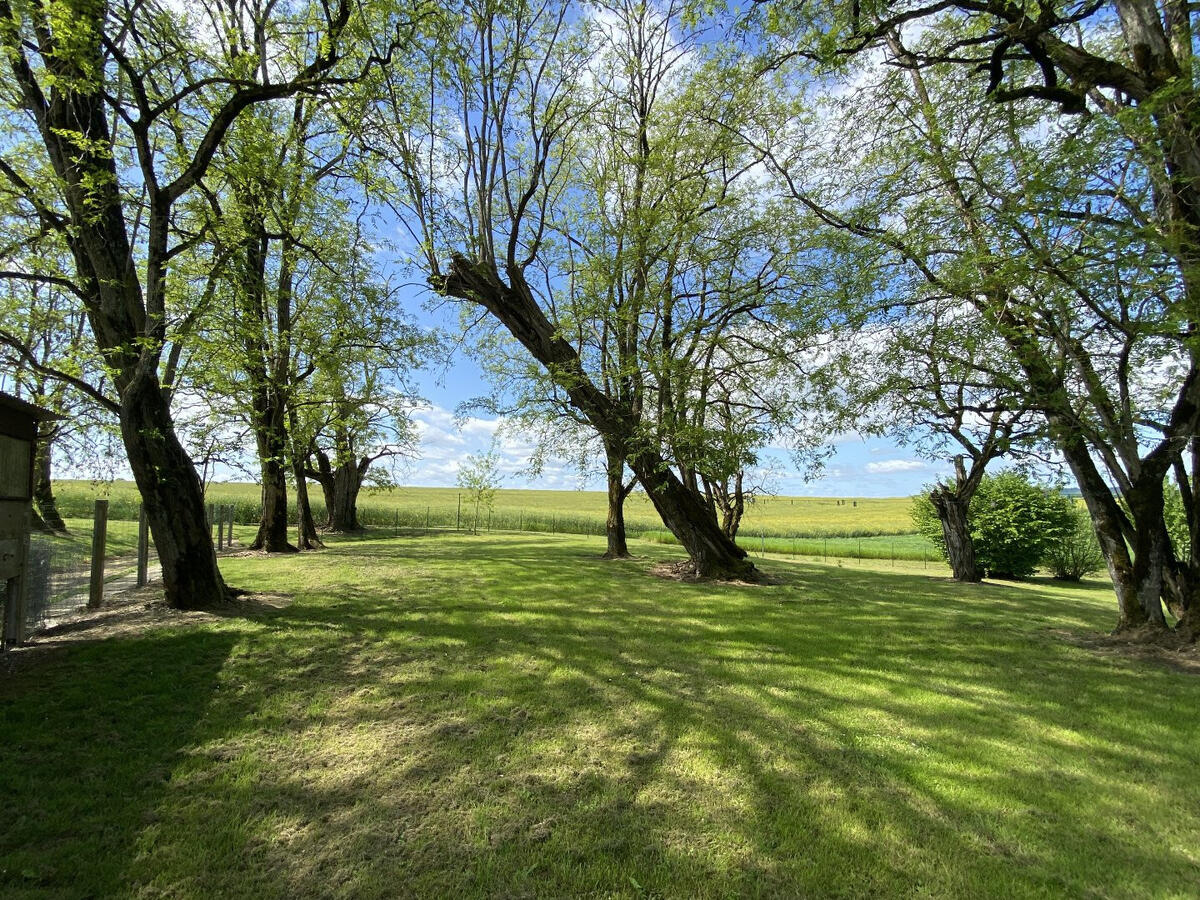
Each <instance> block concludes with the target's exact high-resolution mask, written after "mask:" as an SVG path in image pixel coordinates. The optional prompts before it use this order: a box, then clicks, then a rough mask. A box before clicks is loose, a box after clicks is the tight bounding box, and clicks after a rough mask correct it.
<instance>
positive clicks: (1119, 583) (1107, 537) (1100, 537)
mask: <svg viewBox="0 0 1200 900" xmlns="http://www.w3.org/2000/svg"><path fill="white" fill-rule="evenodd" d="M1051 424H1052V425H1053V424H1054V422H1053V421H1052V422H1051ZM1060 449H1061V450H1062V453H1063V458H1064V459H1066V461H1067V465H1069V466H1070V467H1071V472H1072V474H1073V475H1074V476H1075V482H1076V483H1077V484H1078V485H1079V492H1080V493H1081V494H1082V495H1083V502H1084V503H1085V504H1086V505H1087V508H1088V513H1089V515H1091V517H1092V528H1093V529H1094V530H1095V532H1096V539H1097V541H1099V543H1100V551H1101V552H1102V553H1103V554H1104V562H1105V564H1106V565H1107V567H1108V574H1109V577H1110V578H1111V579H1112V583H1113V590H1114V591H1115V592H1116V594H1117V611H1118V619H1117V628H1116V630H1117V631H1124V630H1127V629H1130V628H1136V627H1138V626H1140V625H1144V624H1146V621H1147V619H1146V611H1145V609H1144V608H1143V607H1142V604H1141V602H1140V599H1139V597H1138V589H1137V580H1136V579H1135V577H1134V571H1133V560H1132V559H1130V557H1129V545H1128V544H1127V543H1126V541H1125V529H1124V527H1123V521H1124V520H1125V513H1124V512H1123V511H1122V510H1121V507H1120V506H1119V505H1118V504H1117V501H1116V498H1115V497H1113V494H1112V491H1111V490H1109V487H1108V484H1107V482H1105V480H1104V476H1103V475H1101V474H1100V471H1099V470H1098V469H1097V468H1096V463H1095V461H1094V460H1093V459H1092V456H1091V454H1090V453H1088V450H1087V445H1086V444H1085V443H1084V441H1083V438H1081V437H1079V436H1078V435H1071V436H1070V437H1069V438H1068V439H1067V440H1065V441H1063V442H1062V443H1061V444H1060Z"/></svg>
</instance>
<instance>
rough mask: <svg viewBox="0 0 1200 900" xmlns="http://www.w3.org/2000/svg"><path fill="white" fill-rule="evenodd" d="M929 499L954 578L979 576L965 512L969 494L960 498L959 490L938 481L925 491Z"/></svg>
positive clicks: (967, 508)
mask: <svg viewBox="0 0 1200 900" xmlns="http://www.w3.org/2000/svg"><path fill="white" fill-rule="evenodd" d="M929 500H930V502H931V503H932V504H933V509H934V511H935V512H936V513H937V517H938V521H939V522H940V523H941V526H942V539H943V540H944V541H945V542H946V558H947V559H948V561H949V563H950V571H951V572H952V573H953V575H954V580H955V581H966V582H973V581H980V580H982V576H981V575H980V573H979V566H978V564H977V563H976V561H975V542H974V541H973V540H972V539H971V528H970V525H969V523H968V519H967V512H968V510H969V508H970V506H971V500H970V497H967V498H963V497H962V496H961V495H960V494H959V492H957V491H955V490H953V489H952V488H950V487H948V486H947V485H944V484H939V485H938V486H937V487H935V488H934V489H933V490H932V491H930V492H929Z"/></svg>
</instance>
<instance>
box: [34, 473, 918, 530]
mask: <svg viewBox="0 0 1200 900" xmlns="http://www.w3.org/2000/svg"><path fill="white" fill-rule="evenodd" d="M55 491H56V493H57V496H58V501H59V506H60V508H61V509H62V510H63V515H67V516H87V515H90V514H91V507H92V503H93V501H94V500H95V499H96V498H97V497H100V496H105V497H108V498H109V502H110V514H111V516H112V517H113V518H114V519H136V518H137V505H138V499H137V491H136V490H135V489H134V486H133V484H132V483H131V482H121V481H118V482H114V483H112V484H95V483H93V482H90V481H60V482H56V483H55ZM312 493H313V500H314V504H317V505H319V504H318V503H317V501H318V498H320V496H321V492H320V490H319V489H317V488H316V486H315V485H314V488H313V491H312ZM461 493H462V492H461V491H459V490H458V489H456V488H413V487H404V488H395V489H393V490H391V491H381V492H374V493H372V492H368V491H364V492H363V494H362V495H361V497H360V499H359V510H360V515H361V518H362V519H363V521H364V523H365V524H367V525H374V526H380V527H386V526H388V525H392V524H393V523H394V522H398V523H400V524H402V525H405V526H408V527H414V526H415V527H420V526H424V525H425V524H426V522H428V523H429V524H431V525H433V526H435V527H445V526H446V525H448V524H449V525H453V524H454V522H455V521H456V518H457V510H458V497H459V495H460V494H461ZM208 497H209V499H210V500H211V501H212V502H214V503H232V504H236V505H237V506H238V518H237V521H239V522H242V523H244V524H249V523H250V522H252V521H254V520H255V519H256V518H257V516H258V514H259V513H258V510H259V488H258V486H257V485H254V484H213V485H210V486H209V490H208ZM606 504H607V500H606V497H605V494H604V493H603V492H600V491H526V490H500V491H497V493H496V500H495V509H494V512H493V520H494V523H495V525H496V527H497V528H498V529H500V528H503V529H512V530H531V529H530V528H529V526H531V525H537V526H539V528H538V530H545V531H567V532H570V531H574V530H578V531H581V532H583V533H602V532H603V529H604V519H605V515H606V513H607V505H606ZM466 505H467V504H466V500H465V498H464V515H466V512H465V508H466ZM909 505H910V500H909V499H908V498H907V497H888V498H883V499H879V498H825V497H767V498H759V499H758V500H757V501H756V502H755V503H754V504H752V505H751V506H749V507H748V508H747V511H746V515H745V517H744V519H743V526H742V527H743V529H744V530H745V531H746V533H747V534H748V535H749V534H753V535H760V534H765V535H766V536H768V537H770V536H778V537H789V538H790V537H814V538H815V537H825V536H829V537H834V536H844V537H860V536H861V537H868V536H872V535H883V534H888V535H890V534H911V533H914V532H915V531H916V528H915V526H914V525H913V524H912V520H911V518H910V517H909V513H908V510H909ZM320 508H321V509H322V510H323V508H324V507H323V506H321V507H320ZM625 520H626V524H627V525H628V527H629V528H630V529H631V530H636V531H641V530H659V529H662V527H663V525H662V520H661V519H659V518H658V515H657V514H656V513H655V511H654V508H653V507H652V506H651V505H650V502H649V501H648V500H647V499H646V497H645V495H644V494H642V493H641V492H634V493H633V494H631V495H630V496H629V499H628V500H627V501H626V504H625Z"/></svg>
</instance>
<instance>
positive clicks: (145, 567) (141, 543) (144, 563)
mask: <svg viewBox="0 0 1200 900" xmlns="http://www.w3.org/2000/svg"><path fill="white" fill-rule="evenodd" d="M137 559H138V561H137V584H138V587H144V586H145V585H146V583H147V582H148V581H149V580H150V523H149V522H148V521H147V519H146V504H144V503H143V504H142V505H141V506H140V507H139V508H138V546H137Z"/></svg>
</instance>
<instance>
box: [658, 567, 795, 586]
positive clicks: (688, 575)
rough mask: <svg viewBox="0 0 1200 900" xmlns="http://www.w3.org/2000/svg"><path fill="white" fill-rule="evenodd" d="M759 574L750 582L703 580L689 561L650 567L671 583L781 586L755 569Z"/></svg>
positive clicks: (720, 579)
mask: <svg viewBox="0 0 1200 900" xmlns="http://www.w3.org/2000/svg"><path fill="white" fill-rule="evenodd" d="M755 571H756V572H757V573H758V577H757V579H755V580H754V581H748V580H746V579H744V578H702V577H701V576H699V575H697V574H696V573H695V571H694V570H693V569H692V564H691V563H690V562H688V561H687V560H684V561H683V562H673V563H667V562H661V563H655V564H654V565H653V566H651V567H650V569H649V572H650V574H651V575H653V576H654V577H656V578H666V579H669V580H670V581H682V582H684V583H686V584H732V585H737V586H740V587H762V586H764V585H774V584H779V583H780V582H779V580H778V579H776V578H774V577H773V576H771V575H768V574H767V573H766V572H763V571H762V570H761V569H755Z"/></svg>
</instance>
